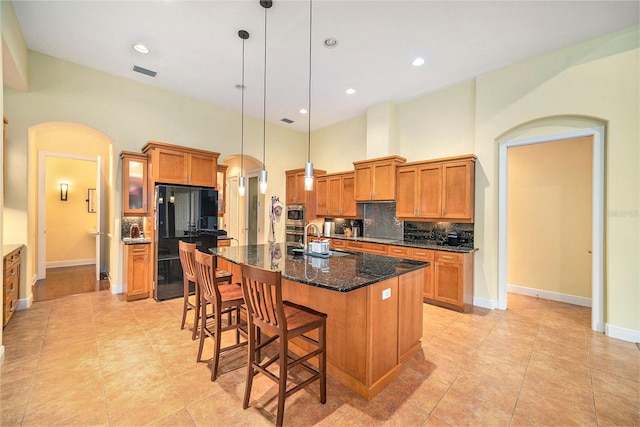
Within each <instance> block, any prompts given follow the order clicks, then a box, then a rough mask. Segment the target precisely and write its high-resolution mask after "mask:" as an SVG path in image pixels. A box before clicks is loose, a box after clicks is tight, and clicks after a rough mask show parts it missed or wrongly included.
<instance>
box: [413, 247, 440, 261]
mask: <svg viewBox="0 0 640 427" xmlns="http://www.w3.org/2000/svg"><path fill="white" fill-rule="evenodd" d="M408 256H409V258H411V259H417V260H420V261H430V262H433V260H434V257H435V254H434V251H433V250H431V249H420V248H409V254H408Z"/></svg>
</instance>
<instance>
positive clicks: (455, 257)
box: [436, 251, 464, 264]
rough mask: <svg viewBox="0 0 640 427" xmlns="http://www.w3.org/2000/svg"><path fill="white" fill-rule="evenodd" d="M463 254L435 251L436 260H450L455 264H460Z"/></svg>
mask: <svg viewBox="0 0 640 427" xmlns="http://www.w3.org/2000/svg"><path fill="white" fill-rule="evenodd" d="M463 259H464V254H460V253H456V252H444V251H436V262H452V263H456V264H462V260H463Z"/></svg>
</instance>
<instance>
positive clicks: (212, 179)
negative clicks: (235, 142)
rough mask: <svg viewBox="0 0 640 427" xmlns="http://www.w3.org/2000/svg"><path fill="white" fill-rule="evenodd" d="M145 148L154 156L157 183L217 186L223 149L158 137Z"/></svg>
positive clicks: (153, 163)
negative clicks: (219, 159) (182, 145)
mask: <svg viewBox="0 0 640 427" xmlns="http://www.w3.org/2000/svg"><path fill="white" fill-rule="evenodd" d="M142 151H143V152H144V153H146V154H148V155H149V156H150V157H149V158H150V162H151V171H152V177H151V178H152V180H153V182H154V183H162V184H182V185H199V186H202V187H216V183H217V178H218V177H217V171H218V157H220V153H216V152H213V151H205V150H199V149H196V148H189V147H181V146H177V145H171V144H166V143H163V142H156V141H149V142H148V143H147V144H146V145H145V146H144V147H142Z"/></svg>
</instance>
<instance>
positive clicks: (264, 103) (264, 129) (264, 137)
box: [262, 8, 267, 170]
mask: <svg viewBox="0 0 640 427" xmlns="http://www.w3.org/2000/svg"><path fill="white" fill-rule="evenodd" d="M266 146H267V9H266V8H265V9H264V78H263V83H262V167H263V169H265V170H266V169H267V165H266V161H265V159H266V151H267V150H266Z"/></svg>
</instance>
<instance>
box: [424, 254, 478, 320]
mask: <svg viewBox="0 0 640 427" xmlns="http://www.w3.org/2000/svg"><path fill="white" fill-rule="evenodd" d="M433 302H434V303H435V304H438V305H442V306H444V307H447V308H452V309H454V310H457V311H466V310H467V309H468V307H470V306H472V305H473V252H470V253H456V252H445V251H435V270H434V289H433Z"/></svg>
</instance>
